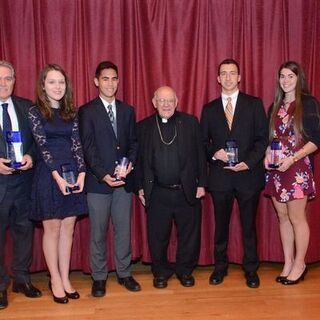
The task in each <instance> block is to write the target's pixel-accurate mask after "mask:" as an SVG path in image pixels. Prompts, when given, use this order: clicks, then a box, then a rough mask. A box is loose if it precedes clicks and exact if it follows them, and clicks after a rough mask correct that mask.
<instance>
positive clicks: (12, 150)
mask: <svg viewBox="0 0 320 320" xmlns="http://www.w3.org/2000/svg"><path fill="white" fill-rule="evenodd" d="M6 142H7V157H8V159H9V160H11V162H10V167H11V168H13V169H19V168H20V167H21V166H22V165H23V163H22V158H23V145H22V136H21V131H6Z"/></svg>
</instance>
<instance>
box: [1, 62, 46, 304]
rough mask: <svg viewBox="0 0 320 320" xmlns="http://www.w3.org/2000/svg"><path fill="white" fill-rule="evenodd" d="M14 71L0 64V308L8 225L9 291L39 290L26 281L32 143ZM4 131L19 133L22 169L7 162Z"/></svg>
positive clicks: (29, 255) (29, 292)
mask: <svg viewBox="0 0 320 320" xmlns="http://www.w3.org/2000/svg"><path fill="white" fill-rule="evenodd" d="M14 83H15V71H14V68H13V66H12V65H11V64H10V63H9V62H7V61H0V125H1V131H0V309H4V308H6V307H7V306H8V298H7V288H8V286H9V284H10V278H9V276H8V274H7V273H6V270H5V266H4V249H5V241H6V229H7V227H8V226H10V229H11V234H12V239H13V260H12V268H11V271H12V275H13V285H12V291H13V292H21V293H23V294H24V295H25V296H27V297H29V298H37V297H40V296H41V292H40V290H38V289H37V288H35V287H34V286H33V285H32V284H31V281H30V276H29V267H30V265H31V258H32V240H33V224H32V222H31V221H30V220H29V219H28V213H29V212H28V208H29V207H30V190H31V183H32V169H31V168H32V166H33V159H32V158H33V156H34V141H33V138H32V134H31V131H30V129H29V125H28V118H27V113H28V108H29V107H30V105H31V101H29V100H26V99H23V98H19V97H15V96H12V92H13V88H14ZM6 131H20V132H21V134H22V146H23V154H24V155H23V158H22V166H21V167H20V168H19V169H17V170H15V169H13V168H11V167H10V160H9V159H7V158H8V155H7V143H6Z"/></svg>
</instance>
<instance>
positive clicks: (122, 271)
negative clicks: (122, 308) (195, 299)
mask: <svg viewBox="0 0 320 320" xmlns="http://www.w3.org/2000/svg"><path fill="white" fill-rule="evenodd" d="M94 83H95V85H96V87H97V88H98V89H99V97H97V98H95V99H94V100H92V101H90V102H88V103H87V104H85V105H84V106H82V107H81V108H80V111H79V118H80V134H81V139H82V143H83V151H84V157H85V161H86V164H87V167H88V173H87V176H86V183H85V187H86V191H87V199H88V206H89V218H90V266H91V272H92V278H93V285H92V291H91V293H92V295H93V296H94V297H102V296H104V295H105V290H106V289H105V287H106V280H107V275H108V271H107V262H106V230H107V226H108V221H109V218H110V216H111V219H112V223H113V226H114V234H115V241H114V242H115V247H114V250H115V264H116V271H117V276H118V282H119V283H120V284H121V285H123V286H125V288H126V289H128V290H130V291H139V290H140V289H141V288H140V285H139V283H138V282H137V281H136V280H135V279H134V278H133V277H132V276H131V271H130V264H131V242H130V241H131V237H130V227H131V205H132V192H131V191H132V190H133V182H132V179H131V174H130V172H131V170H132V166H133V164H134V163H135V161H136V157H137V149H138V143H137V139H136V121H135V114H134V109H133V107H131V106H129V105H127V104H126V103H124V102H122V101H119V100H116V99H115V95H116V92H117V89H118V83H119V78H118V68H117V66H116V65H115V64H113V63H112V62H110V61H103V62H101V63H100V64H99V65H98V67H97V69H96V74H95V78H94ZM123 157H126V158H128V160H129V165H128V168H127V170H126V172H125V174H124V175H123V178H125V181H123V180H118V179H116V177H115V176H114V175H115V173H116V172H115V171H117V169H118V166H117V163H118V161H119V159H121V158H123Z"/></svg>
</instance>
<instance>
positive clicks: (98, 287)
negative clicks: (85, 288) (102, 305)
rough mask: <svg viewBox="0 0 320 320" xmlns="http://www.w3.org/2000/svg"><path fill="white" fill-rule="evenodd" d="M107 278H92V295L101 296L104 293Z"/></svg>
mask: <svg viewBox="0 0 320 320" xmlns="http://www.w3.org/2000/svg"><path fill="white" fill-rule="evenodd" d="M106 283H107V280H93V284H92V289H91V294H92V295H93V296H94V297H103V296H104V295H105V294H106Z"/></svg>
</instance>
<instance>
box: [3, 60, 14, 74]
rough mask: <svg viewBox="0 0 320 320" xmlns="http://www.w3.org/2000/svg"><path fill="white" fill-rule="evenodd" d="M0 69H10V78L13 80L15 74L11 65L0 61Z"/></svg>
mask: <svg viewBox="0 0 320 320" xmlns="http://www.w3.org/2000/svg"><path fill="white" fill-rule="evenodd" d="M0 67H6V68H8V69H10V70H11V72H12V76H13V77H14V78H15V75H16V72H15V70H14V67H13V65H12V64H11V63H10V62H8V61H5V60H0Z"/></svg>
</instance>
